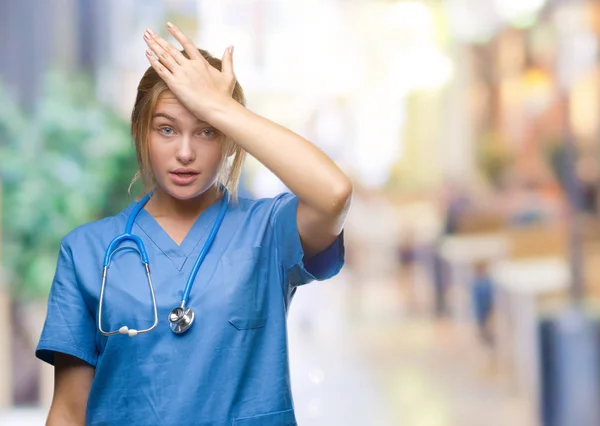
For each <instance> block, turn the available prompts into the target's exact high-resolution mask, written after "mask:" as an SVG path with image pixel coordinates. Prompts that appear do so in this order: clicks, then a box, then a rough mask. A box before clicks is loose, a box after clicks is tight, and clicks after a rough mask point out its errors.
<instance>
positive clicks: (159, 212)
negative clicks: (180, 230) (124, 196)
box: [145, 186, 221, 221]
mask: <svg viewBox="0 0 600 426" xmlns="http://www.w3.org/2000/svg"><path fill="white" fill-rule="evenodd" d="M220 197H221V194H220V193H219V192H218V191H217V187H216V186H213V187H212V188H210V189H208V190H207V191H206V192H204V193H203V194H201V195H199V196H197V197H194V198H191V199H189V200H178V199H176V198H173V197H172V196H170V195H169V194H167V193H166V192H164V191H163V190H162V189H160V188H156V190H155V191H154V194H153V195H152V197H151V198H150V200H148V204H146V206H145V209H146V210H147V211H148V213H150V214H151V215H152V216H154V217H156V218H158V217H168V218H170V219H174V220H183V221H185V220H195V219H196V218H198V216H200V214H201V213H202V212H203V211H204V210H206V209H207V208H208V207H209V206H210V205H211V204H213V203H214V202H215V201H217V200H218V199H219V198H220Z"/></svg>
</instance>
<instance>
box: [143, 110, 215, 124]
mask: <svg viewBox="0 0 600 426" xmlns="http://www.w3.org/2000/svg"><path fill="white" fill-rule="evenodd" d="M158 117H163V118H166V119H167V120H171V121H173V122H175V123H177V122H178V121H179V120H178V119H177V117H173V116H171V115H169V114H167V113H165V112H157V113H156V114H154V115H153V116H152V118H153V119H154V118H158ZM196 123H197V124H208V123H207V122H206V121H202V120H200V119H198V120H196Z"/></svg>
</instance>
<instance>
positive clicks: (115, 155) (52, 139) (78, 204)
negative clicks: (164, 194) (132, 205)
mask: <svg viewBox="0 0 600 426" xmlns="http://www.w3.org/2000/svg"><path fill="white" fill-rule="evenodd" d="M45 88H46V89H45V91H44V93H43V95H42V96H41V97H40V99H39V102H38V104H37V107H36V110H35V111H34V112H33V113H31V114H25V113H23V112H22V111H20V110H19V109H18V108H17V107H16V106H15V105H14V104H12V103H11V102H10V101H9V99H10V97H9V96H8V95H7V94H6V93H5V90H3V89H2V87H0V99H2V102H0V176H1V178H2V193H3V197H2V227H3V241H2V244H3V259H2V260H3V262H2V263H3V267H4V272H5V273H7V278H8V283H9V284H10V286H11V290H12V291H13V292H14V294H15V296H16V297H18V298H20V297H32V298H36V297H43V296H45V295H47V293H48V290H49V286H50V284H51V281H52V276H53V274H54V270H55V267H56V258H57V253H58V249H59V244H60V240H61V239H62V237H63V236H64V235H66V234H67V233H68V232H70V231H71V230H72V229H74V228H75V227H77V226H79V225H82V224H84V223H87V222H90V221H94V220H97V219H99V218H101V217H103V216H105V215H107V214H114V213H116V212H117V211H119V210H120V209H121V208H123V207H124V205H125V204H126V203H128V202H129V201H130V199H129V196H128V194H127V187H128V184H129V181H130V179H131V177H132V176H133V173H134V172H135V170H136V164H135V154H134V151H133V146H132V142H131V137H130V133H129V125H128V123H127V121H126V120H124V119H123V118H121V117H119V116H117V115H116V114H115V113H114V112H113V111H112V110H111V109H109V108H108V107H106V106H104V105H102V104H100V102H98V100H97V99H96V97H95V94H94V90H93V85H92V84H91V82H90V81H89V79H88V78H86V77H82V76H76V77H73V76H68V77H67V76H65V75H60V74H53V75H50V76H49V77H48V79H47V81H46V84H45Z"/></svg>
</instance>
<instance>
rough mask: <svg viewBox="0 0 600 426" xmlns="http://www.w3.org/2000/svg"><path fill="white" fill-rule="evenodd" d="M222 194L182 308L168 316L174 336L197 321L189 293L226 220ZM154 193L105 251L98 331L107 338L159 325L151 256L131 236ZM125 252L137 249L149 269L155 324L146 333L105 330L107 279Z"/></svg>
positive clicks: (131, 334) (140, 204)
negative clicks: (116, 257) (112, 261)
mask: <svg viewBox="0 0 600 426" xmlns="http://www.w3.org/2000/svg"><path fill="white" fill-rule="evenodd" d="M223 192H224V194H223V201H222V204H221V210H220V211H219V215H218V216H217V219H216V220H215V223H214V224H213V227H212V229H211V231H210V234H209V235H208V238H207V239H206V242H205V243H204V247H202V250H201V251H200V254H199V255H198V258H197V259H196V263H194V266H193V267H192V272H191V273H190V276H189V277H188V280H187V283H186V285H185V289H184V291H183V296H182V298H181V306H178V307H176V308H174V309H173V310H172V311H171V312H170V313H169V327H171V331H173V333H175V334H183V333H185V332H186V331H188V330H189V328H190V327H191V326H192V324H193V322H194V318H195V314H194V310H193V309H192V308H189V307H186V306H185V305H186V303H187V301H188V298H189V296H190V292H191V291H192V286H193V285H194V280H195V279H196V274H197V273H198V270H199V269H200V265H201V264H202V261H203V260H204V258H205V257H206V254H207V253H208V250H209V249H210V246H211V245H212V243H213V242H214V241H215V237H216V235H217V232H218V230H219V227H220V226H221V223H222V222H223V218H224V217H225V213H226V212H227V205H228V204H229V194H228V193H227V190H226V189H223ZM152 194H153V192H150V193H148V194H146V196H144V198H142V199H141V200H140V201H138V202H137V203H136V204H135V205H134V207H133V210H132V211H131V214H130V215H129V218H128V220H127V225H126V226H125V233H124V234H121V235H119V236H117V237H115V238H114V239H113V240H112V241H111V242H110V244H109V245H108V248H107V249H106V254H105V255H104V268H103V270H102V287H101V289H100V301H99V305H98V329H99V330H100V333H102V334H103V335H105V336H112V335H114V334H127V335H129V337H135V336H137V335H138V334H141V333H147V332H149V331H152V330H154V329H155V328H156V326H157V325H158V311H157V307H156V298H155V296H154V286H153V285H152V277H151V276H150V265H149V262H148V254H147V253H146V247H145V246H144V243H143V241H142V239H141V238H140V237H138V236H137V235H134V234H133V233H132V228H133V223H134V222H135V219H136V217H137V215H138V214H139V212H140V210H142V208H143V207H144V206H145V205H146V203H147V202H148V200H149V199H150V197H151V196H152ZM127 240H129V241H133V242H134V243H135V245H136V246H137V248H136V247H131V246H124V247H119V245H120V244H121V243H122V242H123V241H127ZM125 249H133V250H136V251H137V252H138V253H139V255H140V258H141V260H142V264H143V265H144V267H145V269H146V277H147V278H148V286H149V287H150V295H151V297H152V307H153V309H154V324H152V327H150V328H146V329H144V330H135V329H132V328H129V327H127V326H126V325H124V326H122V327H121V328H119V329H118V330H116V331H104V330H103V329H102V302H103V299H104V288H105V286H106V277H107V275H108V268H109V266H110V259H111V258H112V256H113V255H114V254H115V253H116V252H118V251H121V250H125Z"/></svg>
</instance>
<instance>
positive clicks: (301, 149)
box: [207, 100, 352, 214]
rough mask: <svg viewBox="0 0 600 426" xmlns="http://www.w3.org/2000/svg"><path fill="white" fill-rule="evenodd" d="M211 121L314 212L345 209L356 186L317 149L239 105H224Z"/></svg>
mask: <svg viewBox="0 0 600 426" xmlns="http://www.w3.org/2000/svg"><path fill="white" fill-rule="evenodd" d="M207 121H208V122H209V123H211V124H212V125H213V126H215V127H216V128H217V129H219V130H220V131H221V132H223V133H225V134H226V135H227V136H229V137H230V138H231V139H233V140H234V141H235V142H236V143H238V144H239V145H240V146H241V147H242V148H243V149H244V150H246V151H247V152H248V153H249V154H250V155H252V156H253V157H255V158H256V159H257V160H258V161H260V162H261V163H262V164H263V165H264V166H265V167H267V168H268V169H269V170H271V171H272V172H273V173H274V174H275V175H276V176H277V177H278V178H279V179H281V181H282V182H283V183H284V184H285V185H286V186H287V187H288V188H289V189H290V190H291V191H292V192H293V193H294V194H296V195H297V196H298V198H300V200H302V201H303V202H304V203H305V204H306V205H308V206H310V207H311V208H313V209H315V210H317V211H320V212H323V213H327V214H331V213H337V212H341V211H342V210H344V209H345V204H346V203H347V201H348V199H349V197H350V193H351V192H352V184H351V181H350V179H349V178H348V177H347V176H346V175H345V174H344V172H342V170H341V169H340V168H339V167H338V166H337V165H336V164H335V163H334V162H333V161H332V160H331V159H330V158H329V157H328V156H327V155H326V154H325V153H324V152H322V151H321V150H320V149H318V148H317V147H316V146H315V145H313V144H312V143H310V142H309V141H307V140H306V139H304V138H303V137H301V136H300V135H297V134H296V133H294V132H292V131H291V130H289V129H286V128H285V127H283V126H281V125H279V124H277V123H274V122H272V121H270V120H268V119H266V118H264V117H261V116H260V115H258V114H255V113H253V112H252V111H250V110H248V109H247V108H245V107H243V106H242V105H240V104H238V103H237V102H235V101H233V100H231V101H223V102H222V103H220V104H218V105H216V106H215V108H213V109H212V110H211V113H210V117H207Z"/></svg>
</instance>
